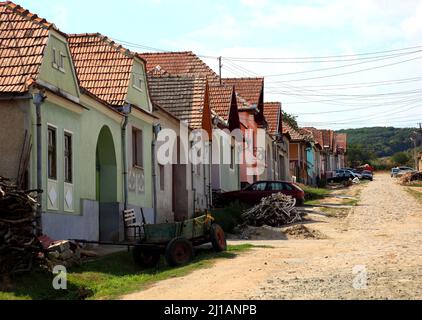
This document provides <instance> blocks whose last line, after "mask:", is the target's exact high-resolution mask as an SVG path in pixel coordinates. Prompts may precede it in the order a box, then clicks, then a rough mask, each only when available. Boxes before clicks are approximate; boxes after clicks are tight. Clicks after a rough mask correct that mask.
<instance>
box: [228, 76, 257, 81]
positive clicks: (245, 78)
mask: <svg viewBox="0 0 422 320" xmlns="http://www.w3.org/2000/svg"><path fill="white" fill-rule="evenodd" d="M222 80H223V81H224V80H264V77H239V78H236V77H233V78H222Z"/></svg>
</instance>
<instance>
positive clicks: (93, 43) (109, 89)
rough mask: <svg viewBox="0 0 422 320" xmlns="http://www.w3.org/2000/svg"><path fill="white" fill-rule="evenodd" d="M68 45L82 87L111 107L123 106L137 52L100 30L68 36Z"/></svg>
mask: <svg viewBox="0 0 422 320" xmlns="http://www.w3.org/2000/svg"><path fill="white" fill-rule="evenodd" d="M69 46H70V51H71V53H72V57H73V61H74V64H75V68H76V73H77V74H78V78H79V82H80V85H81V87H82V88H84V89H86V90H88V91H89V92H90V93H92V94H94V95H95V96H97V97H99V98H100V99H101V100H103V101H105V102H107V103H109V104H110V105H112V106H120V105H123V104H124V103H125V101H126V96H127V92H128V87H129V81H130V77H131V74H132V67H133V58H134V55H133V54H132V53H131V52H130V51H129V50H126V49H124V48H123V47H122V46H119V45H117V44H116V43H115V42H113V41H112V40H110V39H108V38H107V37H105V36H102V35H101V34H99V33H94V34H76V35H69Z"/></svg>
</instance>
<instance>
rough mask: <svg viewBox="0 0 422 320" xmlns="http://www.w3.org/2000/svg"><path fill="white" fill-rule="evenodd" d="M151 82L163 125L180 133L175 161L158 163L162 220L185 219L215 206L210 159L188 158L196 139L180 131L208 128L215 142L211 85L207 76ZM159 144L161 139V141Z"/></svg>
mask: <svg viewBox="0 0 422 320" xmlns="http://www.w3.org/2000/svg"><path fill="white" fill-rule="evenodd" d="M148 83H149V87H150V93H151V99H152V101H153V102H154V104H155V105H156V106H158V107H159V108H157V109H156V110H155V113H154V114H155V115H156V116H157V117H158V118H159V122H160V124H161V126H162V128H163V129H170V130H172V131H173V132H175V133H177V142H176V144H174V148H175V150H174V153H173V157H172V158H173V159H172V160H171V163H167V164H162V163H160V162H159V161H158V162H157V173H158V175H157V183H158V185H159V186H160V187H159V188H158V189H157V198H158V199H160V201H159V202H160V203H159V205H158V208H157V209H158V211H159V213H160V214H159V215H160V216H161V217H162V218H161V220H163V219H165V220H166V221H174V220H175V221H182V220H184V219H188V218H191V217H192V216H193V215H194V214H195V213H196V212H198V211H204V210H205V209H208V208H209V207H210V206H211V205H212V191H211V172H210V170H211V166H210V164H209V162H207V163H201V164H193V163H192V162H191V161H190V160H189V159H186V156H185V155H186V154H189V152H190V150H191V147H192V142H191V141H186V139H187V138H189V137H183V134H182V132H180V130H181V129H180V126H181V125H182V128H183V127H185V128H186V131H187V133H188V134H190V133H191V132H192V130H205V131H206V132H207V134H208V139H209V140H208V141H207V143H210V142H211V139H212V131H211V130H212V117H211V109H210V95H209V86H208V82H207V79H206V78H203V77H189V76H174V75H173V76H172V75H158V74H156V75H149V76H148ZM185 138H186V139H185ZM187 144H188V145H187ZM159 147H160V142H157V148H159ZM208 147H210V145H209V144H208ZM203 156H205V155H203ZM183 157H185V159H183Z"/></svg>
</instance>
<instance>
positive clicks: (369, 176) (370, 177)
mask: <svg viewBox="0 0 422 320" xmlns="http://www.w3.org/2000/svg"><path fill="white" fill-rule="evenodd" d="M361 175H362V179H363V180H370V181H374V174H373V173H372V172H371V171H368V170H364V171H362V173H361Z"/></svg>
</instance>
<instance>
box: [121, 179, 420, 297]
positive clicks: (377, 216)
mask: <svg viewBox="0 0 422 320" xmlns="http://www.w3.org/2000/svg"><path fill="white" fill-rule="evenodd" d="M312 219H313V220H314V221H313V222H314V223H312V224H309V225H308V227H309V228H312V229H315V230H317V231H319V232H320V233H322V234H324V235H325V236H326V237H327V239H324V240H287V241H283V240H279V241H259V242H254V243H255V244H269V245H271V246H273V248H269V249H265V248H256V249H254V250H253V251H250V252H247V253H244V254H242V255H240V256H238V257H237V258H236V259H229V260H220V261H218V262H217V263H216V264H215V265H214V266H213V267H211V268H209V269H203V270H198V271H195V272H194V273H192V274H190V275H188V276H186V277H182V278H175V279H170V280H166V281H162V282H160V283H158V284H156V285H155V286H153V287H151V288H149V289H147V290H145V291H142V292H138V293H135V294H131V295H128V296H125V297H123V299H142V300H145V299H166V300H167V299H169V300H170V299H208V300H210V299H211V300H213V299H215V300H221V299H422V206H421V205H420V204H418V203H417V202H416V200H415V199H414V198H412V197H411V196H410V195H409V194H407V193H406V192H405V191H404V189H403V188H402V187H400V186H399V185H397V184H395V182H393V180H392V179H391V178H390V177H389V176H388V175H378V176H376V179H375V181H374V182H372V183H370V184H369V185H367V186H366V187H365V189H364V190H363V192H362V194H361V199H360V202H359V205H358V206H357V207H356V208H354V209H353V210H352V211H351V212H350V214H349V215H348V216H347V217H342V218H339V217H324V216H316V215H315V216H313V215H312Z"/></svg>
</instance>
